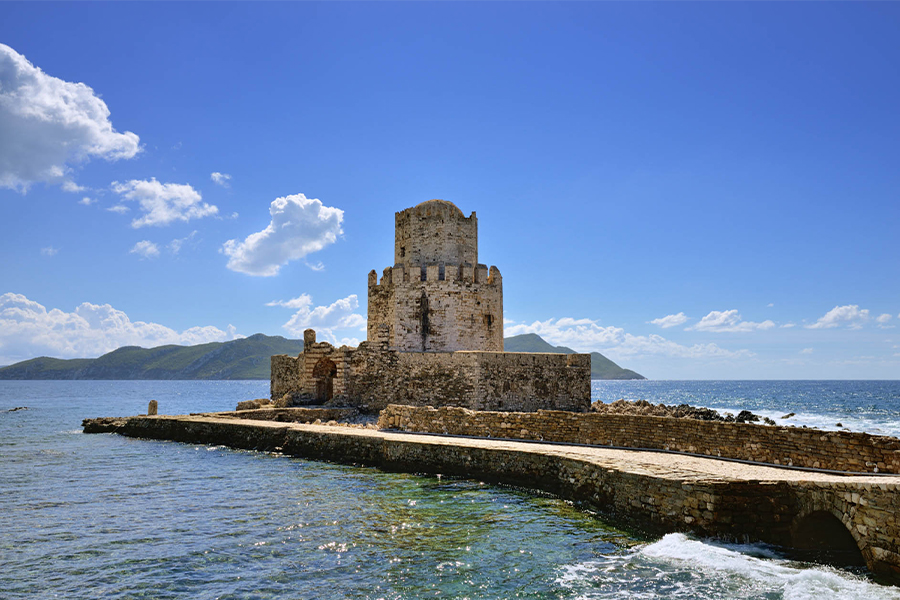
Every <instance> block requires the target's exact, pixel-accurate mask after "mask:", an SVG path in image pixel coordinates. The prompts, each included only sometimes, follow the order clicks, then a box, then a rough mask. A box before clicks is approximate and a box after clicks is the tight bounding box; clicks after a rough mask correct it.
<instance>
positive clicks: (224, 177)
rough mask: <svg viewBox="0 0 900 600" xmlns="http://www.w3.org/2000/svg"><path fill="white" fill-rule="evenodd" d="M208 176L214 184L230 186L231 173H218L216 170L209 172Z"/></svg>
mask: <svg viewBox="0 0 900 600" xmlns="http://www.w3.org/2000/svg"><path fill="white" fill-rule="evenodd" d="M209 178H210V179H212V181H213V183H215V184H216V185H221V186H222V187H226V188H227V187H230V186H231V175H229V174H228V173H219V172H218V171H213V172H212V173H210V174H209Z"/></svg>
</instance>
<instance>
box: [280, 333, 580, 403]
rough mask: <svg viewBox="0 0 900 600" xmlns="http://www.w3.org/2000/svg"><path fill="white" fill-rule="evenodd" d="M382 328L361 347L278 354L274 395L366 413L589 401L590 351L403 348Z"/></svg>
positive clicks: (314, 347) (322, 345)
mask: <svg viewBox="0 0 900 600" xmlns="http://www.w3.org/2000/svg"><path fill="white" fill-rule="evenodd" d="M381 333H382V335H381V341H375V342H363V343H362V344H360V345H359V347H358V348H347V347H346V346H342V347H341V348H335V347H333V346H332V345H331V344H328V343H327V342H319V343H316V342H315V341H312V342H311V343H309V344H308V346H307V347H308V348H309V351H306V350H304V352H303V353H301V354H300V355H299V356H297V357H293V356H286V355H276V356H273V357H272V380H271V396H272V400H274V401H276V402H279V401H281V400H282V399H283V396H284V395H285V394H288V395H291V396H295V398H293V399H291V401H290V402H281V404H282V405H289V404H294V403H303V402H304V401H306V402H307V403H321V402H328V401H329V400H330V401H331V403H332V404H337V405H342V406H353V407H357V408H359V409H361V410H364V411H366V412H375V411H379V410H382V409H383V408H385V407H386V406H388V405H389V404H408V405H415V406H464V407H467V408H471V409H474V410H498V411H534V410H538V409H540V408H553V409H556V410H572V411H582V410H586V409H587V408H588V406H589V405H590V396H591V389H590V372H591V357H590V355H589V354H532V353H518V352H469V351H460V352H400V351H398V350H393V349H391V348H389V347H388V343H387V341H386V335H385V332H384V330H383V329H382V332H381ZM314 339H315V338H314V337H312V338H311V340H314ZM323 365H324V366H323ZM329 374H332V375H331V376H330V377H331V379H330V381H329ZM329 385H330V386H331V387H330V388H329V387H328V386H329ZM329 393H330V394H331V396H329V395H328V394H329Z"/></svg>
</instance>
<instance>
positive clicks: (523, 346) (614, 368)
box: [503, 333, 646, 379]
mask: <svg viewBox="0 0 900 600" xmlns="http://www.w3.org/2000/svg"><path fill="white" fill-rule="evenodd" d="M503 349H504V350H506V351H507V352H559V353H561V354H575V351H574V350H572V349H571V348H567V347H566V346H552V345H550V344H549V343H547V342H546V341H544V339H543V338H542V337H541V336H539V335H537V334H536V333H524V334H522V335H514V336H513V337H508V338H506V339H504V340H503ZM591 379H646V377H644V376H643V375H641V374H639V373H635V372H634V371H632V370H631V369H623V368H622V367H620V366H619V365H617V364H616V363H614V362H613V361H611V360H609V359H608V358H606V357H605V356H603V355H602V354H600V353H599V352H591Z"/></svg>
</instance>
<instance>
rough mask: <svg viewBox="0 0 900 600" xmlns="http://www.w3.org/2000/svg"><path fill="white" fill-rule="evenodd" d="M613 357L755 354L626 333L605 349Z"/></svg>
mask: <svg viewBox="0 0 900 600" xmlns="http://www.w3.org/2000/svg"><path fill="white" fill-rule="evenodd" d="M606 352H607V353H608V354H610V355H611V356H615V357H634V356H648V355H660V356H671V357H674V358H689V359H710V358H714V359H721V358H747V357H751V356H755V354H754V353H753V352H750V351H749V350H727V349H725V348H722V347H720V346H718V345H717V344H714V343H709V344H693V345H691V346H684V345H682V344H679V343H677V342H673V341H672V340H667V339H666V338H664V337H662V336H661V335H656V334H651V335H631V334H630V333H626V334H625V337H624V339H623V340H622V343H621V344H619V345H618V346H615V347H612V348H609V349H607V350H606Z"/></svg>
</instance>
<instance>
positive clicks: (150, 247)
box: [128, 240, 159, 258]
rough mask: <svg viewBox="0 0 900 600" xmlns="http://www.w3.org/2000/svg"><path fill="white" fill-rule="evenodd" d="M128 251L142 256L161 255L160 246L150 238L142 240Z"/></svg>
mask: <svg viewBox="0 0 900 600" xmlns="http://www.w3.org/2000/svg"><path fill="white" fill-rule="evenodd" d="M128 253H129V254H137V255H138V256H140V257H141V258H156V257H157V256H159V246H157V245H156V244H154V243H153V242H151V241H149V240H141V241H140V242H138V243H137V244H135V245H134V247H133V248H132V249H131V250H129V251H128Z"/></svg>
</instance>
